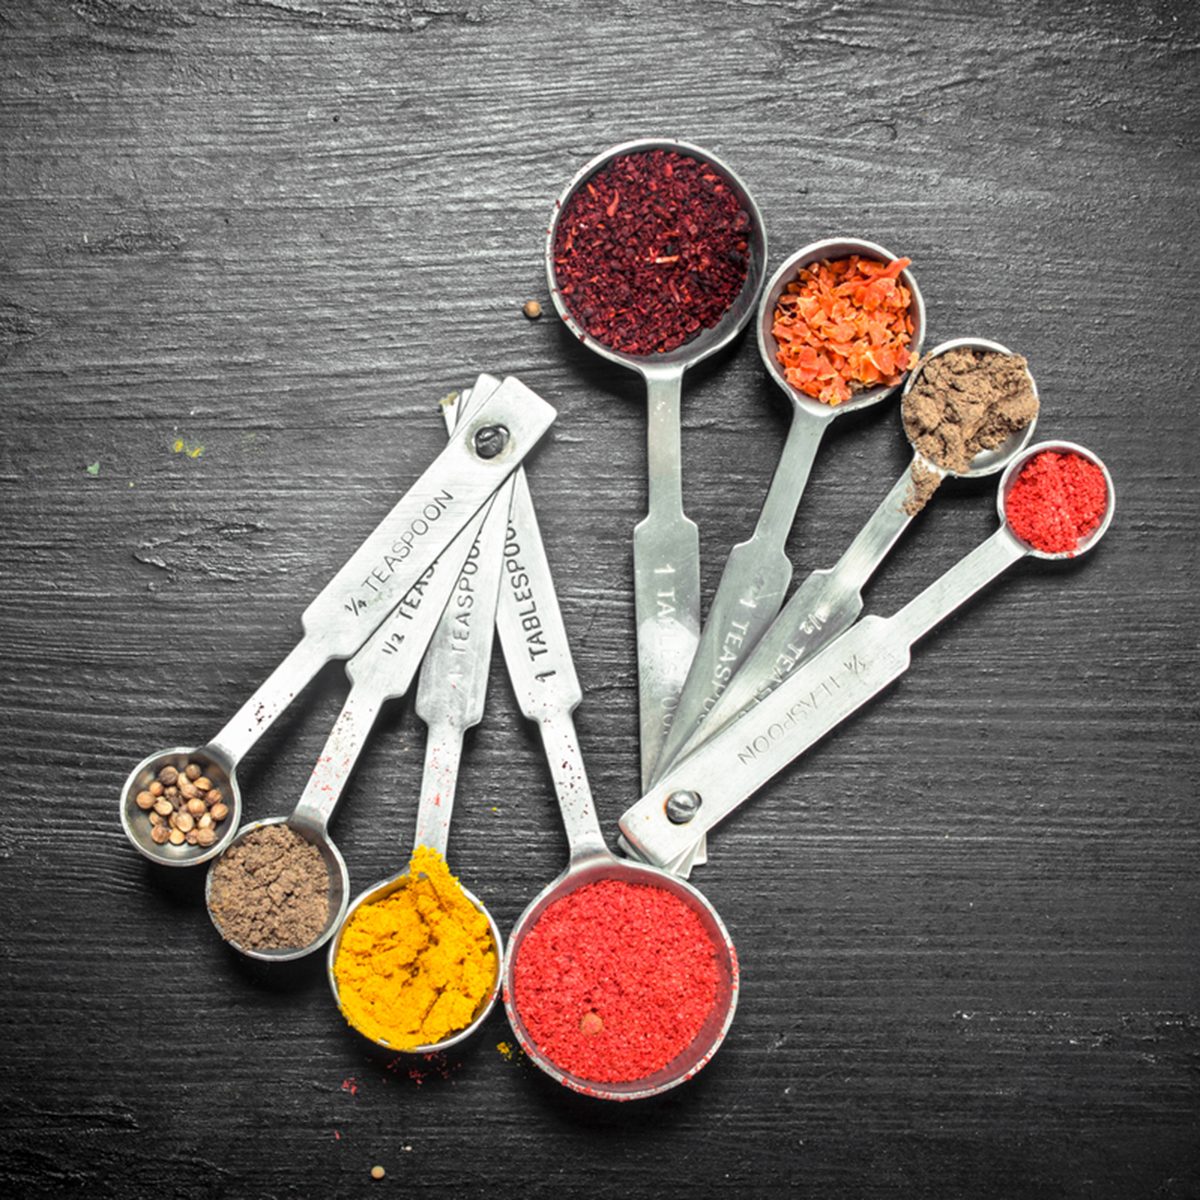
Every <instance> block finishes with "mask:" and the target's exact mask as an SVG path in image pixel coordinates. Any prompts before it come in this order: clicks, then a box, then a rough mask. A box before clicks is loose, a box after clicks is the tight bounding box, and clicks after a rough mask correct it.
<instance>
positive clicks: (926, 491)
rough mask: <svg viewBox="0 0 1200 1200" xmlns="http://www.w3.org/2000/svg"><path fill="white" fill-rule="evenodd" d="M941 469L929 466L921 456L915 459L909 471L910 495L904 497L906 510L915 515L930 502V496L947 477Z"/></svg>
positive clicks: (910, 514)
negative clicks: (936, 469)
mask: <svg viewBox="0 0 1200 1200" xmlns="http://www.w3.org/2000/svg"><path fill="white" fill-rule="evenodd" d="M945 478H946V477H945V475H943V474H942V473H941V472H940V471H934V470H933V469H932V468H930V467H927V466H926V465H925V464H924V463H923V462H922V461H921V460H920V459H919V458H916V459H913V465H912V467H911V468H910V469H909V472H908V495H906V496H905V497H904V511H905V512H906V513H907V514H908V515H909V516H910V517H915V516H916V515H917V513H919V512H920V511H921V509H923V508H924V507H925V505H926V504H928V503H929V499H930V497H931V496H932V495H933V493H934V492H936V491H937V490H938V488H939V487H941V485H942V480H943V479H945Z"/></svg>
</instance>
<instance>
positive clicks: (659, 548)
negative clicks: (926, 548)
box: [546, 138, 767, 787]
mask: <svg viewBox="0 0 1200 1200" xmlns="http://www.w3.org/2000/svg"><path fill="white" fill-rule="evenodd" d="M650 150H673V151H676V152H677V153H679V154H682V155H685V156H687V157H689V158H694V159H698V160H700V161H701V162H707V163H710V164H711V165H712V166H713V167H714V168H715V169H716V170H717V171H719V172H720V173H721V174H722V175H723V176H724V177H725V179H726V180H727V181H728V182H729V184H730V186H731V188H732V190H733V192H734V194H735V195H736V196H737V198H738V201H739V203H740V204H741V206H742V207H743V208H744V209H745V210H746V212H747V213H748V214H749V216H750V228H749V229H748V230H747V231H746V236H747V240H748V242H749V244H750V254H749V263H748V267H747V271H746V282H745V283H744V284H743V285H742V290H741V292H740V293H739V295H738V297H737V299H736V300H735V301H734V302H733V304H732V305H731V306H730V309H729V311H728V312H727V313H726V314H725V315H724V316H723V317H722V318H721V320H720V321H719V322H718V323H717V324H716V325H714V326H713V327H712V328H711V329H705V330H702V331H701V332H700V334H699V335H698V336H696V337H695V338H693V339H692V341H690V342H687V343H685V344H684V345H682V346H679V347H677V348H676V349H675V350H671V351H668V352H666V353H663V354H640V355H639V354H627V353H625V352H624V351H621V350H614V349H611V348H610V347H608V346H606V345H604V344H603V343H602V342H598V341H597V340H596V339H595V338H593V337H592V336H591V335H590V334H588V333H587V332H586V331H585V330H584V329H583V327H582V326H581V325H579V324H578V322H577V321H576V320H575V318H574V317H573V316H572V315H571V311H570V309H569V308H568V307H567V305H566V302H565V301H564V300H563V298H562V295H561V293H560V291H559V284H558V277H557V273H556V271H555V266H554V243H555V239H556V237H557V234H558V223H559V220H560V219H561V217H562V215H563V213H564V212H565V211H566V209H567V205H568V202H569V201H570V199H571V196H572V195H573V194H574V192H575V191H576V190H577V189H578V188H580V187H583V186H584V185H585V184H586V183H587V181H588V180H589V179H590V178H591V177H592V176H593V175H595V174H596V172H597V171H599V170H600V169H601V168H602V167H604V166H606V165H607V164H608V163H609V162H611V161H612V160H613V159H614V158H621V157H623V156H625V155H628V154H638V153H644V152H646V151H650ZM766 263H767V235H766V231H765V228H764V226H763V220H762V215H761V214H760V213H759V211H758V206H757V205H756V204H755V203H754V201H753V200H752V199H751V197H750V193H749V191H747V189H746V185H745V184H744V183H743V182H742V181H741V180H740V179H739V178H738V177H737V176H736V175H735V174H734V173H733V172H732V171H731V170H730V169H729V168H728V167H727V166H726V165H725V164H724V163H723V162H722V161H721V160H720V159H719V158H717V157H716V155H714V154H710V153H709V152H708V151H707V150H704V149H702V148H701V147H699V146H694V145H691V144H690V143H688V142H680V141H676V140H674V139H673V138H647V139H643V140H641V141H633V142H622V143H621V144H620V145H617V146H611V147H609V149H607V150H605V151H604V152H603V153H602V154H598V155H597V156H596V157H595V158H593V159H592V160H591V162H589V163H586V164H585V165H584V166H583V167H582V168H581V169H580V170H579V171H578V172H577V173H576V175H575V177H574V178H573V179H572V180H571V182H570V183H568V184H567V186H566V187H565V188H564V189H563V192H562V194H561V195H560V196H559V198H558V199H557V200H556V201H555V204H554V215H553V217H552V219H551V221H550V228H549V229H548V230H547V233H546V278H547V280H548V282H549V286H550V298H551V299H552V300H553V302H554V307H555V308H556V309H557V310H558V315H559V316H560V317H562V319H563V321H565V322H566V325H567V328H568V329H570V330H571V332H572V333H573V334H575V336H576V337H577V338H578V339H579V340H580V341H581V342H582V343H583V344H584V345H585V346H587V347H588V348H589V349H591V350H593V351H595V352H596V353H597V354H599V355H600V356H601V357H602V358H606V359H608V361H609V362H613V363H617V364H618V365H620V366H623V367H628V368H629V369H630V370H632V371H636V372H637V373H638V374H639V375H641V377H642V378H643V379H644V380H645V382H646V399H647V403H648V409H649V413H648V415H649V423H648V427H647V455H646V457H647V462H648V467H649V511H648V512H647V514H646V517H645V519H644V520H642V521H641V522H640V523H639V524H638V525H637V527H636V528H635V529H634V531H633V580H634V609H635V614H636V620H637V656H638V707H639V711H640V727H641V755H642V786H643V787H647V786H649V783H650V776H651V771H652V768H653V766H654V764H655V763H656V762H657V761H658V757H659V752H660V750H661V748H662V744H663V739H664V738H665V736H666V733H667V730H668V728H669V727H670V725H671V721H672V718H673V715H674V712H675V705H676V702H677V700H678V698H679V693H680V691H681V690H682V688H683V681H684V678H685V676H686V675H687V669H688V664H689V663H690V662H691V661H692V655H693V653H694V652H695V649H696V643H697V640H698V639H699V637H700V535H699V531H698V530H697V528H696V523H695V522H694V521H692V520H691V519H690V518H689V517H687V516H685V514H684V511H683V480H682V457H681V441H680V412H679V409H680V397H681V394H682V388H683V376H684V372H685V371H687V370H688V369H689V368H690V367H694V366H695V365H696V364H697V363H698V362H701V361H702V360H703V359H706V358H708V357H709V356H710V355H713V354H715V353H716V352H717V351H718V350H721V349H722V348H723V347H725V346H727V345H729V343H730V342H732V341H733V339H734V338H735V337H737V335H738V334H739V333H740V332H741V331H742V329H743V328H744V327H745V326H746V324H747V322H748V321H749V320H750V317H751V316H752V315H753V313H754V305H755V301H756V300H757V298H758V294H759V292H760V291H761V289H762V284H763V279H764V277H765V275H766Z"/></svg>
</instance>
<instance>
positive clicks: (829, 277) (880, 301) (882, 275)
mask: <svg viewBox="0 0 1200 1200" xmlns="http://www.w3.org/2000/svg"><path fill="white" fill-rule="evenodd" d="M911 262H912V259H910V258H897V259H893V260H892V261H891V262H889V263H884V262H880V261H879V260H878V259H874V258H863V257H862V256H861V255H859V254H852V255H850V257H849V258H839V259H834V260H833V261H825V262H817V263H811V264H809V265H808V266H806V267H802V268H801V269H800V271H799V273H798V274H797V276H796V278H795V279H794V280H793V281H792V282H791V283H789V284H788V285H787V287H786V288H785V289H784V292H783V295H781V296H780V297H779V300H778V301H777V302H776V305H775V316H774V324H773V325H772V327H771V332H772V333H773V334H774V336H775V341H776V343H777V346H778V349H777V351H776V358H778V360H779V363H780V365H781V366H782V367H783V368H784V372H783V373H784V377H785V378H786V379H787V381H788V383H790V384H791V385H792V387H794V388H796V389H797V390H798V391H801V392H803V393H804V394H805V395H806V396H811V397H812V398H813V399H814V400H820V401H821V402H822V403H823V404H830V405H836V404H843V403H845V401H847V400H849V399H850V398H851V397H852V396H853V395H854V394H855V393H856V392H861V391H865V390H867V389H869V388H875V387H893V386H895V385H896V384H898V383H899V382H900V380H901V379H902V378H903V376H904V372H905V371H907V370H908V365H909V362H910V361H911V358H912V356H911V354H910V352H909V349H908V347H909V345H910V343H911V342H912V335H913V319H912V314H911V313H910V311H909V306H910V305H911V303H912V293H911V292H910V291H909V289H908V288H906V287H905V286H904V284H902V283H901V282H900V280H899V276H900V272H901V271H903V270H904V268H905V267H907V266H909V265H910V264H911Z"/></svg>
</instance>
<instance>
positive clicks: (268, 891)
mask: <svg viewBox="0 0 1200 1200" xmlns="http://www.w3.org/2000/svg"><path fill="white" fill-rule="evenodd" d="M209 909H210V910H211V912H212V915H213V916H214V917H215V918H216V921H217V924H218V925H220V927H221V932H222V933H223V934H224V935H225V937H226V938H228V939H229V940H230V941H231V942H236V943H237V945H239V946H242V947H244V948H245V949H247V950H299V949H301V948H302V947H304V946H307V945H309V944H311V943H312V942H314V941H316V939H317V938H318V937H319V936H320V934H321V932H322V931H323V930H324V928H325V924H326V922H327V921H328V920H329V869H328V868H327V867H326V866H325V860H324V859H323V858H322V857H321V852H320V851H319V850H318V849H317V848H316V846H314V845H312V843H311V842H308V841H306V840H305V839H304V838H303V837H301V836H300V834H298V833H297V832H296V831H295V830H294V829H292V828H291V827H290V826H288V825H264V826H263V827H262V828H261V829H256V830H255V831H254V832H253V833H250V834H247V836H246V837H245V838H243V839H242V840H241V841H240V842H238V843H236V844H235V845H233V846H231V847H230V848H229V849H228V850H227V851H226V852H225V853H224V854H223V855H222V856H221V858H219V859H218V860H217V863H216V866H214V867H213V874H212V887H211V889H210V891H209Z"/></svg>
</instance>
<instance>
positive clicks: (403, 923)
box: [333, 846, 498, 1050]
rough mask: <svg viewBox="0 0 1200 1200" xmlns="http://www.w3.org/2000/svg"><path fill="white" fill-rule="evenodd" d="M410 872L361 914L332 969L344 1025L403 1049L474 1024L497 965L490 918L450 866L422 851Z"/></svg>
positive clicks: (344, 935)
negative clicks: (455, 875) (477, 904)
mask: <svg viewBox="0 0 1200 1200" xmlns="http://www.w3.org/2000/svg"><path fill="white" fill-rule="evenodd" d="M408 871H409V874H408V879H407V881H406V882H405V883H403V884H402V885H401V886H400V887H399V888H397V890H396V891H394V892H392V893H391V894H390V895H387V896H385V897H383V899H381V900H377V901H375V902H374V903H373V904H362V905H360V906H359V907H358V908H357V909H356V910H355V912H354V914H353V916H351V918H350V920H349V921H348V922H347V924H346V928H345V931H344V932H343V933H342V940H341V944H340V945H339V946H338V952H337V957H336V959H335V960H334V964H333V973H334V977H335V978H336V980H337V986H338V995H339V997H340V999H341V1006H342V1014H343V1015H344V1016H345V1018H346V1020H347V1021H349V1022H350V1024H351V1025H353V1026H354V1027H355V1029H357V1030H359V1032H361V1033H364V1034H366V1036H367V1037H369V1038H372V1039H374V1040H376V1041H378V1040H383V1041H386V1042H387V1043H388V1044H389V1045H390V1046H392V1047H394V1048H395V1049H397V1050H409V1049H412V1048H413V1047H414V1046H428V1045H431V1044H432V1043H434V1042H440V1041H442V1040H444V1039H445V1038H448V1037H450V1035H451V1034H454V1033H457V1032H458V1031H459V1030H460V1029H465V1028H466V1027H467V1026H468V1025H470V1023H471V1022H472V1021H473V1020H474V1019H475V1014H476V1012H477V1011H478V1009H479V1006H480V1004H482V1003H483V1001H484V1000H485V999H486V998H487V996H488V994H489V992H490V991H491V989H492V986H493V985H494V983H495V981H496V972H497V966H498V964H497V961H496V946H495V943H494V942H493V940H492V934H491V929H490V928H489V926H488V921H487V918H486V917H485V916H484V915H483V914H482V913H481V912H480V911H479V909H477V908H476V907H475V905H474V904H472V903H471V901H470V900H469V899H468V898H467V896H466V894H465V893H464V892H463V889H462V886H461V885H460V884H459V882H458V880H457V879H456V878H455V877H454V876H453V875H451V874H450V868H449V867H447V866H446V861H445V859H444V858H442V856H441V855H440V854H439V853H438V852H437V851H436V850H431V849H430V848H429V847H427V846H418V847H417V848H416V850H414V851H413V855H412V860H411V861H410V863H409V868H408Z"/></svg>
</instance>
